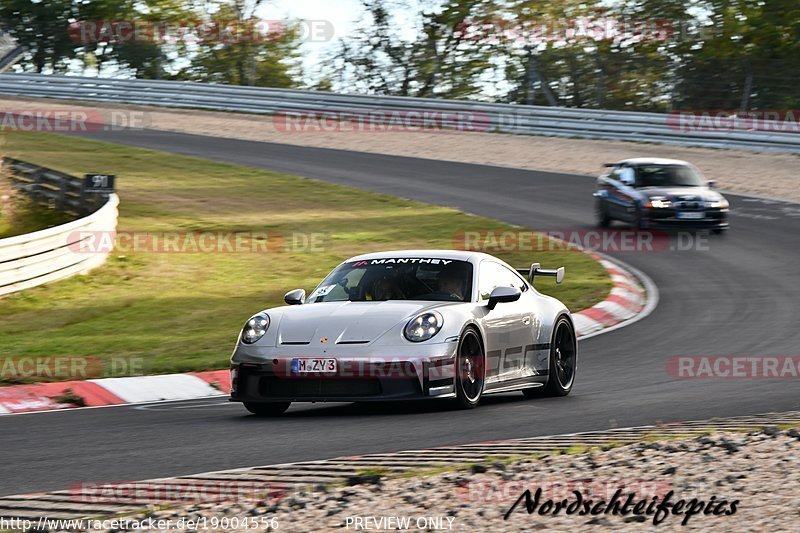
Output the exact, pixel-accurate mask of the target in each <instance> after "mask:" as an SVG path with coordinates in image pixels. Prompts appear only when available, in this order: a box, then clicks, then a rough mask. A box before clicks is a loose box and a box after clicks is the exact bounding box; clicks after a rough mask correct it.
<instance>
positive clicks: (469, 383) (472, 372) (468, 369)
mask: <svg viewBox="0 0 800 533" xmlns="http://www.w3.org/2000/svg"><path fill="white" fill-rule="evenodd" d="M485 380H486V357H485V355H484V353H483V343H482V342H481V339H480V337H478V333H477V332H476V331H475V330H474V329H473V328H468V329H466V330H465V331H464V333H463V334H462V335H461V340H460V341H459V343H458V354H457V356H456V377H455V389H456V404H457V405H458V407H459V408H461V409H474V408H475V407H477V406H478V403H480V401H481V396H482V395H483V387H484V383H485Z"/></svg>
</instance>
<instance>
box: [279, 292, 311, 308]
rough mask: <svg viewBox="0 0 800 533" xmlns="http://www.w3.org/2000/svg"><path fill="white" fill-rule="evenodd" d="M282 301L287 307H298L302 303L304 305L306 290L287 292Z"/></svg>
mask: <svg viewBox="0 0 800 533" xmlns="http://www.w3.org/2000/svg"><path fill="white" fill-rule="evenodd" d="M283 301H284V302H286V303H287V304H289V305H300V304H302V303H305V301H306V290H305V289H295V290H293V291H289V292H287V293H286V296H284V297H283Z"/></svg>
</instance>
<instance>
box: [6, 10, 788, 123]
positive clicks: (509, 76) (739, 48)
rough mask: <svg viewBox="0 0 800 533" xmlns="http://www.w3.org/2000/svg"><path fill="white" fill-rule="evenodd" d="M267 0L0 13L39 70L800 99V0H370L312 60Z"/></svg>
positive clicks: (470, 93) (613, 95)
mask: <svg viewBox="0 0 800 533" xmlns="http://www.w3.org/2000/svg"><path fill="white" fill-rule="evenodd" d="M264 2H265V0H208V1H205V2H202V3H200V2H198V1H190V0H104V1H102V2H96V1H89V0H47V1H41V0H36V1H33V0H0V26H2V27H3V28H5V29H6V30H7V31H9V32H10V33H11V34H12V35H14V36H15V38H17V40H18V41H19V42H20V44H23V45H24V46H25V47H26V48H27V50H28V51H27V53H26V56H25V57H24V60H23V61H22V62H21V65H22V67H23V68H24V69H25V70H28V71H35V72H55V73H58V72H68V71H75V70H76V69H77V70H79V71H94V72H100V73H109V72H110V73H111V74H112V75H113V74H115V73H120V74H125V75H130V76H135V77H139V78H150V79H175V80H193V81H204V82H217V83H229V84H239V85H257V86H271V87H286V88H313V89H318V90H335V91H340V92H358V93H367V94H378V95H398V96H418V97H439V98H456V99H459V98H469V99H481V100H487V101H497V102H507V103H517V104H533V105H551V106H552V105H557V106H570V107H585V108H598V109H624V110H642V111H669V110H673V109H793V108H797V107H798V103H800V102H798V100H800V90H798V87H800V69H798V66H800V1H798V0H680V1H678V0H619V1H616V2H605V1H602V0H557V1H556V0H539V1H536V0H493V1H487V0H451V1H447V0H362V2H361V3H362V15H361V19H360V20H359V21H358V24H357V29H356V30H354V31H353V32H350V34H348V35H344V36H338V40H337V41H336V43H335V45H334V46H332V47H331V48H330V50H329V51H328V52H327V54H326V56H325V57H324V58H323V61H321V64H320V66H319V68H315V69H314V72H303V70H302V68H301V64H302V62H301V59H302V54H303V47H302V45H303V42H304V36H303V32H302V31H301V29H300V26H299V21H296V22H291V21H289V22H285V23H281V24H277V25H276V24H274V23H271V24H268V25H267V26H271V27H264V21H261V20H259V18H258V16H257V12H258V10H259V8H261V7H262V5H263V3H264ZM87 21H88V26H87ZM97 21H137V22H138V27H137V28H136V30H139V32H140V33H139V35H138V38H137V37H136V35H137V34H136V33H135V30H133V29H131V28H130V27H128V26H124V25H123V26H120V24H117V25H116V26H114V25H113V24H112V25H108V24H107V25H106V26H105V27H103V26H100V25H98V24H97ZM170 23H171V24H172V25H171V26H170ZM91 24H95V25H94V26H92V25H91ZM148 24H149V26H148ZM165 28H166V29H165ZM177 28H182V29H181V30H178V29H177ZM186 28H190V29H191V32H189V33H187V34H182V35H178V36H177V37H176V33H175V32H185V31H187V30H186ZM125 32H127V33H125ZM170 32H172V33H170ZM130 35H134V38H130ZM187 36H188V37H191V38H187Z"/></svg>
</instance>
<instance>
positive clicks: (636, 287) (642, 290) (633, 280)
mask: <svg viewBox="0 0 800 533" xmlns="http://www.w3.org/2000/svg"><path fill="white" fill-rule="evenodd" d="M589 255H591V256H592V257H594V258H595V259H596V260H597V261H598V262H599V263H600V264H601V265H602V266H603V268H605V269H606V271H608V273H609V274H610V276H611V281H612V283H613V284H614V288H612V289H611V293H610V294H609V295H608V297H606V299H605V300H603V301H602V302H600V303H599V304H596V305H594V306H592V307H590V308H589V309H584V310H583V311H578V312H575V313H572V321H573V322H574V323H575V333H576V334H577V335H578V337H579V338H581V339H587V338H589V337H594V336H595V335H599V334H600V333H606V332H608V331H611V330H614V329H619V328H621V327H624V326H627V325H630V324H632V323H634V322H636V321H637V320H641V319H642V318H644V317H646V316H647V315H649V314H650V313H651V312H652V311H653V309H655V307H656V305H657V304H658V288H657V287H656V285H655V283H653V282H652V280H651V279H650V278H649V277H647V276H646V275H645V274H644V273H642V272H640V271H639V270H637V269H635V268H633V267H632V266H630V265H627V264H625V263H623V262H621V261H619V260H617V259H611V258H610V257H607V256H603V255H600V254H597V253H589Z"/></svg>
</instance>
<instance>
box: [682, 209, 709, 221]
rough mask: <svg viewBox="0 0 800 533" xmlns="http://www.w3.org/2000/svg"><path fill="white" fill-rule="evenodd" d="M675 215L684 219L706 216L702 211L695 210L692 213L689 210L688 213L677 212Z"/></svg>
mask: <svg viewBox="0 0 800 533" xmlns="http://www.w3.org/2000/svg"><path fill="white" fill-rule="evenodd" d="M677 216H678V218H685V219H689V220H697V219H699V218H706V214H705V213H704V212H702V211H697V212H693V213H691V212H690V213H681V212H678V215H677Z"/></svg>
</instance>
